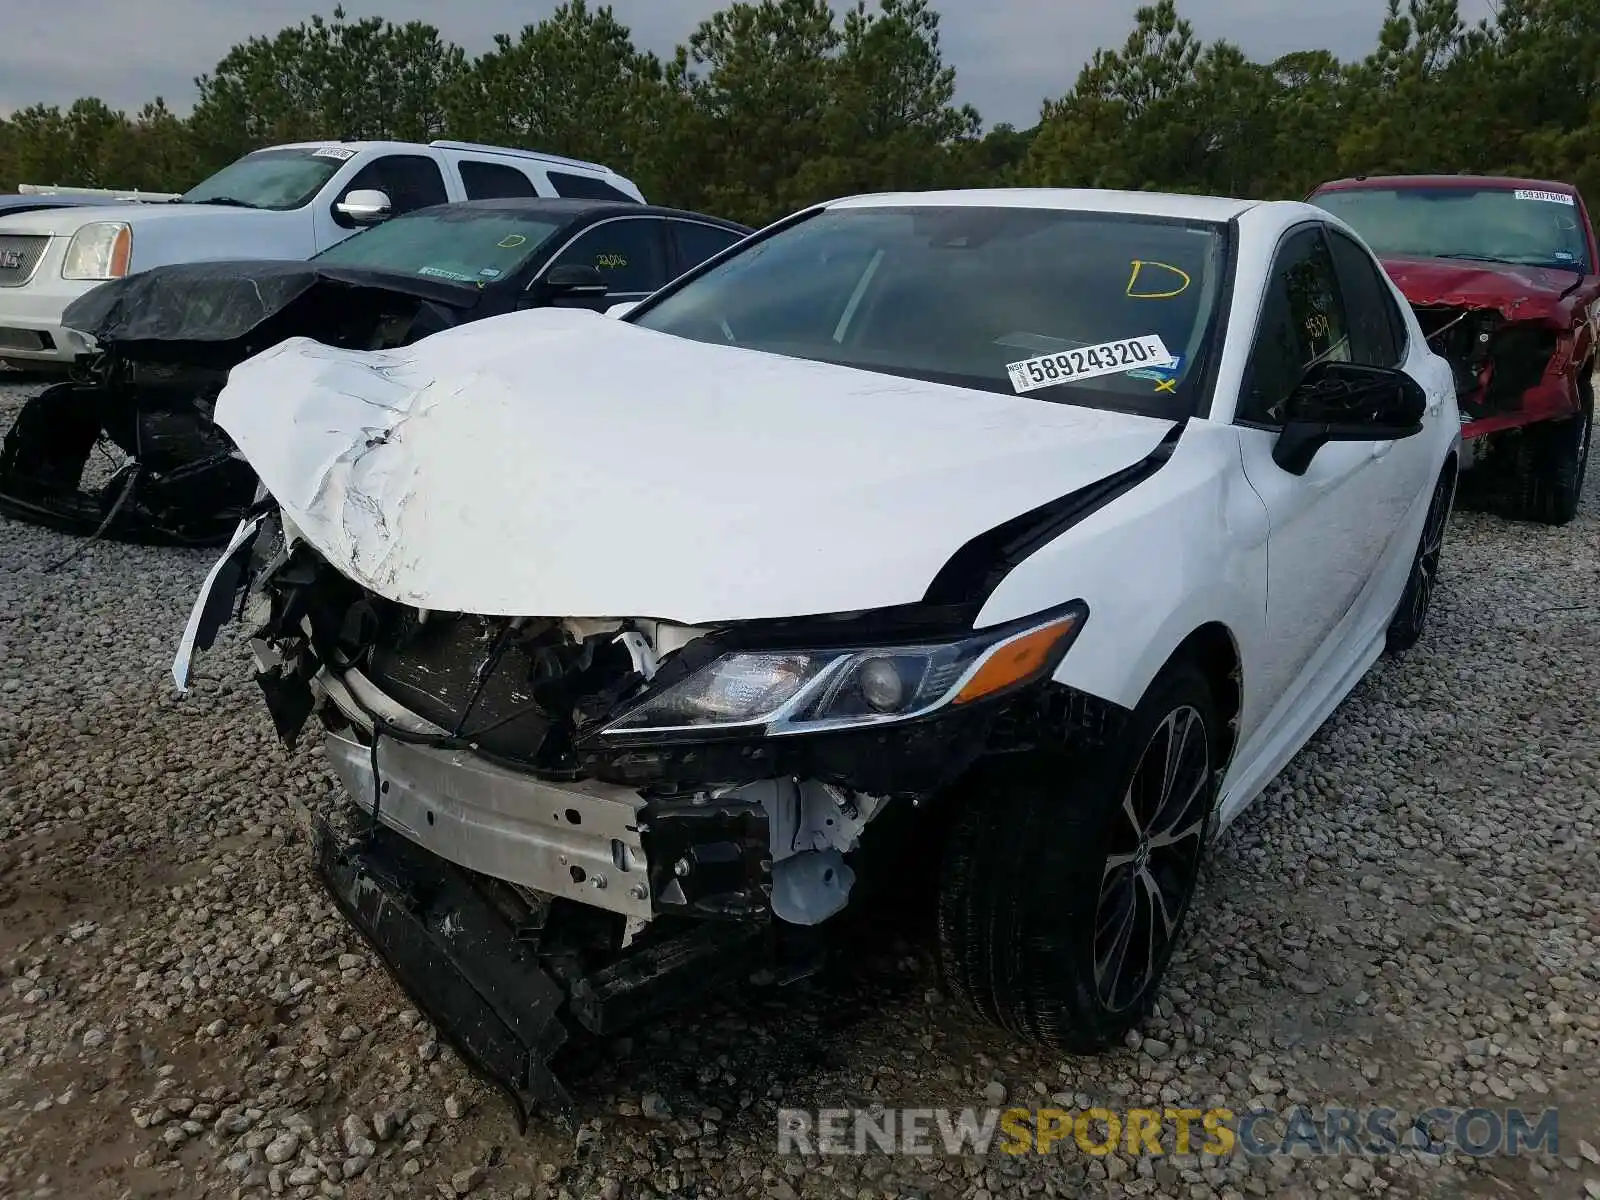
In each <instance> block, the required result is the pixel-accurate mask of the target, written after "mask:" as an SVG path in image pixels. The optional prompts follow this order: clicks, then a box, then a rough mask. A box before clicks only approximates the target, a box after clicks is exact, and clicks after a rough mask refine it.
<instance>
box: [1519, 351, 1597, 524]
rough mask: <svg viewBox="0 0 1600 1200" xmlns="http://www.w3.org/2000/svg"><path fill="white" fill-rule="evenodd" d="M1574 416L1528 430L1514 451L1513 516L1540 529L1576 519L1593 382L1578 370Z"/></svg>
mask: <svg viewBox="0 0 1600 1200" xmlns="http://www.w3.org/2000/svg"><path fill="white" fill-rule="evenodd" d="M1578 389H1579V395H1580V398H1581V403H1580V405H1579V408H1578V412H1577V414H1576V415H1574V416H1571V417H1567V418H1566V419H1564V420H1560V421H1547V422H1543V423H1541V424H1538V425H1529V426H1527V427H1526V428H1525V429H1524V430H1523V431H1522V439H1521V443H1520V444H1519V445H1518V447H1517V458H1516V464H1515V466H1514V468H1513V470H1514V471H1515V481H1514V484H1513V489H1514V490H1513V501H1512V502H1513V504H1514V506H1515V510H1516V515H1517V516H1519V517H1521V518H1523V519H1524V520H1528V521H1538V522H1539V523H1540V524H1542V525H1565V524H1566V523H1567V522H1569V521H1571V520H1572V519H1573V518H1574V517H1576V516H1577V515H1578V503H1579V501H1580V500H1582V498H1583V480H1584V476H1585V474H1586V473H1587V471H1588V466H1589V446H1590V443H1591V442H1592V441H1593V440H1594V436H1593V434H1594V381H1593V379H1592V377H1591V376H1590V374H1589V369H1588V368H1587V367H1586V368H1584V369H1583V372H1582V377H1581V378H1580V380H1579V382H1578Z"/></svg>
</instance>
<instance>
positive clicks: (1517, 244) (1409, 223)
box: [1311, 187, 1589, 272]
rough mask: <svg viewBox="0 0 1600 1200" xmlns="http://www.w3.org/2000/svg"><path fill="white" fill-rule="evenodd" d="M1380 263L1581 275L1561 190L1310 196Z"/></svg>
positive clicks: (1574, 226) (1575, 224)
mask: <svg viewBox="0 0 1600 1200" xmlns="http://www.w3.org/2000/svg"><path fill="white" fill-rule="evenodd" d="M1311 203H1313V204H1315V205H1316V206H1317V207H1319V208H1321V209H1324V210H1326V211H1327V212H1331V213H1333V214H1334V216H1336V217H1339V218H1340V219H1342V220H1344V221H1346V222H1348V223H1349V225H1350V226H1351V227H1352V228H1353V229H1355V231H1356V232H1357V233H1359V234H1360V235H1361V236H1362V238H1364V239H1365V240H1366V243H1367V245H1369V246H1371V247H1372V249H1373V252H1374V253H1376V254H1378V255H1379V256H1380V257H1381V256H1383V255H1386V254H1397V255H1405V256H1412V257H1417V258H1461V259H1466V260H1469V261H1471V260H1474V259H1480V260H1483V261H1485V262H1505V263H1515V264H1517V265H1518V266H1526V267H1556V268H1559V269H1562V270H1567V271H1579V272H1587V271H1588V270H1589V248H1588V247H1587V246H1586V245H1585V244H1584V237H1583V229H1582V227H1581V224H1580V222H1579V217H1578V206H1577V204H1576V203H1575V202H1574V201H1573V198H1572V196H1570V195H1569V194H1567V193H1565V192H1548V191H1535V190H1524V189H1515V188H1465V187H1433V188H1420V187H1419V188H1352V189H1350V190H1348V191H1336V192H1324V193H1323V194H1322V195H1320V196H1313V197H1312V198H1311Z"/></svg>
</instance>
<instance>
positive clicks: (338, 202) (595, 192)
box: [0, 141, 644, 367]
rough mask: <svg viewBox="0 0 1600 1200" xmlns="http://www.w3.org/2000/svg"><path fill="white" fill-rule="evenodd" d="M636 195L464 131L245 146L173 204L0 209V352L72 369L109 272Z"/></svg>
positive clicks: (597, 168)
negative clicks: (457, 209)
mask: <svg viewBox="0 0 1600 1200" xmlns="http://www.w3.org/2000/svg"><path fill="white" fill-rule="evenodd" d="M504 196H572V197H579V198H584V199H607V200H631V201H636V202H642V201H643V200H644V196H643V194H642V193H641V192H640V191H639V189H638V187H636V186H635V185H634V184H633V183H632V181H630V180H628V179H625V178H623V177H622V176H621V175H618V174H617V173H616V172H615V171H613V170H612V169H611V168H609V167H605V166H601V165H600V164H598V163H590V162H581V161H579V160H577V159H571V158H562V157H560V156H558V155H554V154H539V153H535V152H533V151H527V150H511V149H506V148H504V147H499V146H479V145H475V144H473V143H470V142H448V141H436V142H430V143H429V144H428V145H425V146H424V145H417V144H414V143H409V142H333V141H323V142H297V143H293V144H290V145H283V146H270V147H268V148H266V149H264V150H257V151H254V152H253V153H250V154H247V155H245V156H244V157H243V158H241V159H239V160H238V161H236V162H234V163H231V164H229V165H228V166H226V167H224V168H223V169H222V170H220V171H218V172H217V173H216V174H215V175H212V176H211V177H210V178H209V179H206V180H204V181H203V182H201V183H199V184H197V185H196V186H195V187H193V188H191V189H190V190H189V191H188V192H186V193H184V194H183V195H182V196H181V197H179V198H178V199H177V200H176V201H173V202H172V203H170V204H136V205H127V206H103V205H97V206H95V207H93V208H81V209H80V208H68V209H54V210H50V211H46V212H33V213H25V214H21V215H18V216H14V217H5V218H0V363H4V364H9V365H11V366H30V367H40V366H48V365H51V364H54V365H58V366H63V367H64V366H70V365H71V363H72V362H73V361H74V360H76V359H77V358H79V357H81V356H83V355H85V354H89V353H92V352H93V351H94V349H95V347H94V344H93V342H92V341H91V340H90V339H89V338H87V337H85V336H84V335H83V334H81V333H78V332H76V331H74V330H71V329H67V328H65V327H63V325H62V324H61V313H62V311H63V310H64V309H65V308H66V306H67V305H68V304H70V303H71V302H72V301H73V300H76V299H77V298H78V297H79V296H81V295H83V293H84V292H87V291H88V290H89V289H90V288H93V287H94V286H96V285H97V284H99V283H101V282H103V281H105V280H107V279H119V278H121V277H122V276H124V275H128V274H131V273H132V272H135V271H144V270H148V269H149V268H151V267H156V266H165V265H167V264H170V263H182V262H205V261H211V260H217V259H240V258H275V259H305V258H310V257H311V256H312V255H313V254H315V253H317V252H318V251H319V250H325V249H327V248H328V247H329V246H331V245H333V244H334V243H335V242H339V241H342V240H343V239H345V238H347V237H349V236H350V235H351V234H352V233H355V232H356V231H357V230H358V229H360V228H362V227H363V226H365V225H370V224H373V223H375V222H378V221H382V220H384V219H386V218H388V217H390V216H394V215H397V214H399V213H404V212H410V211H412V210H413V209H418V208H426V207H428V206H429V205H432V204H443V203H446V202H448V201H452V200H484V199H494V198H497V197H504Z"/></svg>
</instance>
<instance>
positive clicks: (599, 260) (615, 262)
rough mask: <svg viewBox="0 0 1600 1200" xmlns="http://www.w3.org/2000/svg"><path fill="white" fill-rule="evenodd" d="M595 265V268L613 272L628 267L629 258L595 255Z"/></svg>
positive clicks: (624, 255) (614, 255)
mask: <svg viewBox="0 0 1600 1200" xmlns="http://www.w3.org/2000/svg"><path fill="white" fill-rule="evenodd" d="M594 263H595V266H597V267H600V268H602V269H604V270H611V269H614V268H616V267H625V266H627V265H628V256H627V255H626V254H597V255H595V260H594Z"/></svg>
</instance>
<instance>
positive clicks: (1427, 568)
mask: <svg viewBox="0 0 1600 1200" xmlns="http://www.w3.org/2000/svg"><path fill="white" fill-rule="evenodd" d="M1449 516H1450V479H1449V477H1448V476H1447V475H1441V476H1440V477H1439V482H1438V483H1436V484H1435V485H1434V488H1433V499H1432V500H1431V501H1430V502H1429V504H1428V518H1427V523H1426V524H1425V525H1423V527H1422V541H1421V542H1419V543H1418V544H1417V563H1416V568H1415V570H1416V573H1417V576H1416V580H1415V584H1416V586H1415V587H1413V588H1412V589H1411V623H1412V626H1413V627H1414V628H1416V629H1419V630H1420V629H1421V628H1422V626H1423V624H1424V623H1425V622H1426V621H1427V619H1428V606H1429V605H1430V604H1431V603H1432V602H1433V587H1434V583H1435V582H1436V581H1437V579H1438V577H1439V558H1440V556H1441V554H1442V553H1443V551H1444V527H1445V524H1446V522H1447V521H1448V520H1449Z"/></svg>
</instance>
